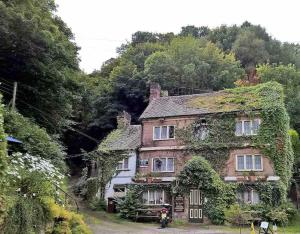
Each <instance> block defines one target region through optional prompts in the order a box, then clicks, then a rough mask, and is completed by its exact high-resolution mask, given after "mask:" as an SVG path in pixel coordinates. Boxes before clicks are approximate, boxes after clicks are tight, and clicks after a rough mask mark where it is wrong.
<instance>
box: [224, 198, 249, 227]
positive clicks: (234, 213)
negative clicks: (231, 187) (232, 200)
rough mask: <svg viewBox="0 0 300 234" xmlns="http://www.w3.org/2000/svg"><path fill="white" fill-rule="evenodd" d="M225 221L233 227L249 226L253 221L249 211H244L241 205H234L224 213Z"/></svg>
mask: <svg viewBox="0 0 300 234" xmlns="http://www.w3.org/2000/svg"><path fill="white" fill-rule="evenodd" d="M224 214H225V219H226V221H228V222H229V223H231V224H233V225H240V224H247V223H248V222H249V220H251V219H252V215H251V213H250V212H249V211H246V212H245V210H243V209H242V208H241V207H240V205H239V204H237V203H236V204H233V205H231V206H230V207H229V208H228V209H226V210H225V211H224Z"/></svg>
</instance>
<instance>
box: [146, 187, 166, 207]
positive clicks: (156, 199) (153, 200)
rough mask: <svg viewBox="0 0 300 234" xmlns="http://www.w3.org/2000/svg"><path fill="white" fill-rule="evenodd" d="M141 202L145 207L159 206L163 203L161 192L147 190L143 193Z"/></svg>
mask: <svg viewBox="0 0 300 234" xmlns="http://www.w3.org/2000/svg"><path fill="white" fill-rule="evenodd" d="M142 202H143V204H146V205H161V204H164V203H165V192H164V191H163V190H148V191H145V192H143V196H142Z"/></svg>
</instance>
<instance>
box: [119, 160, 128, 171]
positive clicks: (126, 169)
mask: <svg viewBox="0 0 300 234" xmlns="http://www.w3.org/2000/svg"><path fill="white" fill-rule="evenodd" d="M125 160H128V163H127V166H128V167H127V168H125V167H124V166H125ZM119 163H122V168H118V166H117V168H116V170H117V171H128V170H129V158H124V159H122V160H121V161H119V162H118V164H119Z"/></svg>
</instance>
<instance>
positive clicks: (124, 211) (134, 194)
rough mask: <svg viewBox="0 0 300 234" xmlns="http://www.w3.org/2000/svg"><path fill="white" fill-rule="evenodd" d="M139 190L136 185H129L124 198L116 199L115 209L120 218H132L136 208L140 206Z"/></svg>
mask: <svg viewBox="0 0 300 234" xmlns="http://www.w3.org/2000/svg"><path fill="white" fill-rule="evenodd" d="M140 196H141V191H140V190H139V189H138V187H135V186H133V187H130V188H128V189H127V193H126V196H125V197H124V198H119V199H117V209H118V210H119V215H120V217H121V218H125V219H133V218H135V215H136V210H137V209H139V208H142V204H141V201H140V199H141V198H140Z"/></svg>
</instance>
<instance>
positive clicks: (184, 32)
mask: <svg viewBox="0 0 300 234" xmlns="http://www.w3.org/2000/svg"><path fill="white" fill-rule="evenodd" d="M209 32H210V29H209V28H208V27H206V26H201V27H195V26H194V25H188V26H185V27H181V32H180V33H179V35H180V36H193V37H195V38H200V37H205V36H207V35H208V34H209Z"/></svg>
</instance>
